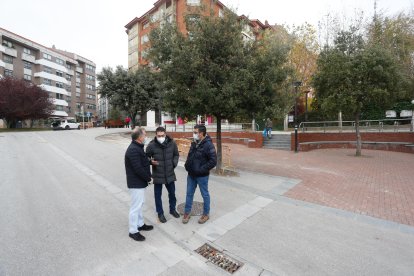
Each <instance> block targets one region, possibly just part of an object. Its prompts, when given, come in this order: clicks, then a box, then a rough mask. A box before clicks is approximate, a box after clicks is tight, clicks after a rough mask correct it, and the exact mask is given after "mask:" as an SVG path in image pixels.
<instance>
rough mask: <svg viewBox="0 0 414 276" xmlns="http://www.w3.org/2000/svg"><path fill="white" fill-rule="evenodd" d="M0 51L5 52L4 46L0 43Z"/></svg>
mask: <svg viewBox="0 0 414 276" xmlns="http://www.w3.org/2000/svg"><path fill="white" fill-rule="evenodd" d="M0 52H3V53H5V52H6V47H4V46H3V45H0Z"/></svg>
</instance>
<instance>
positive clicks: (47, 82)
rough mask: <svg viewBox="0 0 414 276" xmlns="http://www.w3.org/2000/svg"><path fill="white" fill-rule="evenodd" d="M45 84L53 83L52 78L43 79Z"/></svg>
mask: <svg viewBox="0 0 414 276" xmlns="http://www.w3.org/2000/svg"><path fill="white" fill-rule="evenodd" d="M43 84H46V85H52V80H49V79H43Z"/></svg>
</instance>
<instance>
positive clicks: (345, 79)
mask: <svg viewBox="0 0 414 276" xmlns="http://www.w3.org/2000/svg"><path fill="white" fill-rule="evenodd" d="M403 82H404V78H403V76H401V74H400V72H399V71H398V66H397V63H396V61H395V59H394V58H393V56H392V55H391V54H390V53H389V51H387V50H386V49H384V48H382V47H378V46H376V45H367V44H366V43H365V41H364V40H363V38H362V36H361V35H359V34H357V30H355V29H353V28H351V29H350V30H349V31H342V32H340V33H339V34H338V36H337V38H336V39H335V43H334V45H333V46H332V47H329V46H327V47H325V49H324V50H323V51H322V52H321V54H320V56H319V58H318V71H317V73H316V74H315V76H314V81H313V84H314V87H315V89H316V97H317V101H318V104H319V105H320V107H321V109H322V110H323V111H326V112H331V113H336V112H337V111H338V110H341V111H342V112H343V113H344V114H345V115H352V116H353V117H354V119H355V130H356V137H357V150H356V155H357V156H360V155H361V135H360V132H359V120H360V116H361V111H362V110H363V108H364V107H366V106H367V105H371V104H375V105H376V106H379V107H383V108H385V107H386V106H389V105H390V104H392V103H393V102H394V101H395V99H396V98H397V94H398V92H399V91H400V88H401V84H402V83H403Z"/></svg>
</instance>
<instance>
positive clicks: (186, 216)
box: [183, 214, 190, 224]
mask: <svg viewBox="0 0 414 276" xmlns="http://www.w3.org/2000/svg"><path fill="white" fill-rule="evenodd" d="M189 220H190V214H184V216H183V223H184V224H187V223H188V221H189Z"/></svg>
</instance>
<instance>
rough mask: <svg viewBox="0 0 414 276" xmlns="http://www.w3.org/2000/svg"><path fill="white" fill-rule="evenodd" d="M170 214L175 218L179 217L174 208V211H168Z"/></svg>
mask: <svg viewBox="0 0 414 276" xmlns="http://www.w3.org/2000/svg"><path fill="white" fill-rule="evenodd" d="M170 214H171V215H172V216H173V217H175V218H179V217H180V214H179V213H177V211H176V210H174V211H172V212H170Z"/></svg>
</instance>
